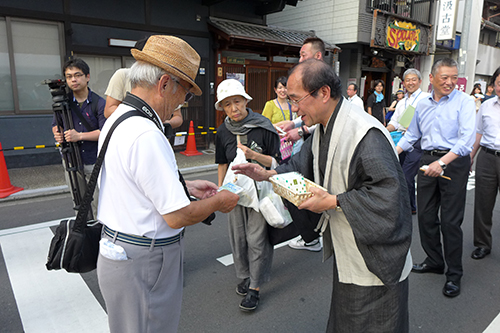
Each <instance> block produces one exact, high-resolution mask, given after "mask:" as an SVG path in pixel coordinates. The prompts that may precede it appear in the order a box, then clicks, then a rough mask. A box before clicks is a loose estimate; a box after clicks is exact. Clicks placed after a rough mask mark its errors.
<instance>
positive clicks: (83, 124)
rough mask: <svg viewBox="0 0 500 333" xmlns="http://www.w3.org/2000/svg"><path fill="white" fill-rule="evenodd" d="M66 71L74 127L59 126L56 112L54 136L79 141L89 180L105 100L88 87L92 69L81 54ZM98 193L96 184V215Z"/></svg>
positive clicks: (67, 66)
mask: <svg viewBox="0 0 500 333" xmlns="http://www.w3.org/2000/svg"><path fill="white" fill-rule="evenodd" d="M63 73H64V77H65V79H66V84H67V86H68V88H69V89H70V90H71V91H70V92H69V94H68V97H69V106H70V108H71V117H72V120H73V126H72V127H73V128H71V126H70V125H69V124H64V126H65V128H58V126H57V120H56V118H55V115H54V118H53V119H52V133H53V134H54V139H55V140H56V141H57V142H59V143H63V142H64V140H65V141H67V142H78V143H79V147H80V151H79V152H78V153H79V154H80V155H81V158H82V162H83V171H84V174H85V176H86V177H87V181H88V179H90V175H91V174H92V169H93V168H94V164H95V162H96V159H97V140H98V139H99V134H100V133H101V129H102V126H103V125H104V122H105V121H106V118H105V117H104V106H105V104H106V102H105V101H104V99H103V98H101V97H100V96H99V95H97V94H96V93H95V92H93V91H91V90H90V88H89V87H88V83H89V81H90V69H89V66H88V65H87V63H86V62H85V61H83V60H82V59H79V58H73V59H70V60H68V61H66V63H65V64H64V67H63ZM65 175H66V173H65ZM66 176H67V175H66ZM66 181H67V182H68V186H70V187H71V185H70V184H69V178H68V177H66ZM82 196H83V194H82ZM98 197H99V190H98V189H97V187H96V190H95V192H94V199H93V200H92V213H93V216H94V218H95V217H96V216H97V200H98Z"/></svg>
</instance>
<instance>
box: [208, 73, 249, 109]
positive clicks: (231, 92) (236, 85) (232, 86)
mask: <svg viewBox="0 0 500 333" xmlns="http://www.w3.org/2000/svg"><path fill="white" fill-rule="evenodd" d="M231 96H243V97H244V98H245V99H246V100H248V101H251V100H252V99H253V98H252V97H250V95H249V94H247V93H246V91H245V88H244V87H243V85H242V84H241V83H240V81H238V80H235V79H227V80H224V81H222V82H221V83H220V84H219V86H218V87H217V102H215V109H216V110H219V111H223V110H224V109H223V108H222V107H221V106H220V105H219V103H220V102H222V101H223V100H224V99H226V98H228V97H231Z"/></svg>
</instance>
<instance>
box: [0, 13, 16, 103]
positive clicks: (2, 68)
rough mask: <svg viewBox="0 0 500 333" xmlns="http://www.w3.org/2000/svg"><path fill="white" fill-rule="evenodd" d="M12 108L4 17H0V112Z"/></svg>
mask: <svg viewBox="0 0 500 333" xmlns="http://www.w3.org/2000/svg"><path fill="white" fill-rule="evenodd" d="M12 110H14V95H13V94H12V77H11V75H10V64H9V48H8V43H7V27H6V25H5V19H2V18H0V112H2V111H12Z"/></svg>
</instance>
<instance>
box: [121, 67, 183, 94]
mask: <svg viewBox="0 0 500 333" xmlns="http://www.w3.org/2000/svg"><path fill="white" fill-rule="evenodd" d="M165 74H167V75H169V76H170V78H171V79H172V80H173V81H176V82H179V78H178V77H177V76H175V75H173V74H170V73H167V71H165V70H164V69H162V68H160V67H158V66H155V65H152V64H150V63H147V62H144V61H136V62H135V63H134V64H133V65H132V67H131V68H130V72H129V74H128V77H129V79H130V84H131V86H132V88H135V87H142V88H152V87H154V86H155V85H156V84H157V83H158V81H159V80H160V78H161V77H162V76H163V75H165ZM177 86H178V85H177V84H176V85H175V86H174V88H173V90H172V92H173V93H175V92H176V91H177Z"/></svg>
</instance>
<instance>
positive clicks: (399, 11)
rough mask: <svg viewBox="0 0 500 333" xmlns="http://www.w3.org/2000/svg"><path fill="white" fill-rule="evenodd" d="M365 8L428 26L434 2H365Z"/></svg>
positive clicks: (394, 0) (413, 0) (387, 0)
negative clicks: (406, 18)
mask: <svg viewBox="0 0 500 333" xmlns="http://www.w3.org/2000/svg"><path fill="white" fill-rule="evenodd" d="M366 6H367V9H368V10H370V11H373V10H374V9H379V10H383V11H385V12H388V13H392V14H396V15H400V16H403V17H408V18H411V19H413V20H416V21H419V22H423V23H428V24H430V23H431V14H432V8H433V6H434V0H367V2H366Z"/></svg>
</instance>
